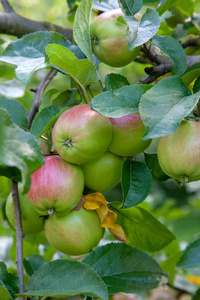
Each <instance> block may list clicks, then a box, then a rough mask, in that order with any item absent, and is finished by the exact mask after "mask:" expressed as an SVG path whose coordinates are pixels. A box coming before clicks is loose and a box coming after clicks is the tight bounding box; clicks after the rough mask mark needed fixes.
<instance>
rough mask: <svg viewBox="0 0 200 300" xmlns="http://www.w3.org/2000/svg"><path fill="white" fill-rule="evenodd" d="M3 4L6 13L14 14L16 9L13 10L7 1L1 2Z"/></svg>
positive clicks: (2, 0)
mask: <svg viewBox="0 0 200 300" xmlns="http://www.w3.org/2000/svg"><path fill="white" fill-rule="evenodd" d="M1 4H2V6H3V8H4V10H5V12H8V13H10V12H14V9H13V8H12V6H11V5H10V3H9V2H8V1H7V0H1Z"/></svg>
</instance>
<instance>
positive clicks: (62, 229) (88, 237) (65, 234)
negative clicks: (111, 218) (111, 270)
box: [44, 207, 104, 255]
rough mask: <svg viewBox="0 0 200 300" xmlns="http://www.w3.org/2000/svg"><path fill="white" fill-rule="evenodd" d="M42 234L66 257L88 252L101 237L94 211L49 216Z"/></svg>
mask: <svg viewBox="0 0 200 300" xmlns="http://www.w3.org/2000/svg"><path fill="white" fill-rule="evenodd" d="M44 232H45V235H46V238H47V240H48V241H49V243H50V244H51V245H52V246H54V247H55V248H56V249H57V250H58V251H60V252H62V253H65V254H67V255H81V254H86V253H88V252H90V251H91V250H92V249H93V248H94V247H96V246H97V245H98V243H99V241H100V240H101V238H102V237H103V233H104V230H103V228H102V227H101V223H100V220H99V217H98V215H97V213H96V212H95V211H89V210H85V209H84V208H83V207H81V208H80V210H73V211H71V212H70V213H68V214H66V215H64V216H56V215H55V214H53V215H51V216H49V218H48V219H47V220H46V221H45V225H44Z"/></svg>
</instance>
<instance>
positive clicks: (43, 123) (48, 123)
mask: <svg viewBox="0 0 200 300" xmlns="http://www.w3.org/2000/svg"><path fill="white" fill-rule="evenodd" d="M60 111H61V108H60V107H59V106H49V107H45V108H44V109H42V110H41V111H40V112H39V113H38V114H37V115H36V117H35V118H34V120H33V123H32V126H31V134H32V135H34V136H35V137H36V138H38V137H39V136H41V135H42V134H43V133H44V132H45V131H46V130H48V129H49V128H50V127H52V126H53V125H54V124H55V122H56V121H57V119H58V117H59V116H60Z"/></svg>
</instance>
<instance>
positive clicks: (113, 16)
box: [90, 9, 141, 67]
mask: <svg viewBox="0 0 200 300" xmlns="http://www.w3.org/2000/svg"><path fill="white" fill-rule="evenodd" d="M119 16H124V14H123V12H122V11H121V9H114V10H111V11H107V12H104V13H102V14H100V15H99V16H98V17H97V18H96V19H94V21H93V22H92V23H91V24H90V36H91V41H92V50H93V52H94V54H95V55H96V56H97V57H98V58H99V59H100V60H101V61H102V62H104V63H105V64H107V65H109V66H112V67H123V66H125V65H127V64H129V63H131V62H132V61H133V60H134V59H135V58H136V56H137V55H138V53H139V51H140V48H141V47H136V48H135V49H134V50H133V51H130V50H129V47H128V42H127V37H126V32H127V24H124V23H122V22H119V21H118V20H117V18H118V17H119ZM136 18H138V17H137V16H136Z"/></svg>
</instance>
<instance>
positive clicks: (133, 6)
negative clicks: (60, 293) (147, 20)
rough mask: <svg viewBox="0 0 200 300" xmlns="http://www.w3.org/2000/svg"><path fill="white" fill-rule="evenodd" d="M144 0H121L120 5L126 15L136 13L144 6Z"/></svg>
mask: <svg viewBox="0 0 200 300" xmlns="http://www.w3.org/2000/svg"><path fill="white" fill-rule="evenodd" d="M142 4H143V3H142V0H121V1H120V2H119V6H120V8H121V9H122V11H123V12H124V14H125V15H127V16H130V15H134V14H136V13H137V12H138V11H140V9H141V8H142Z"/></svg>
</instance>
